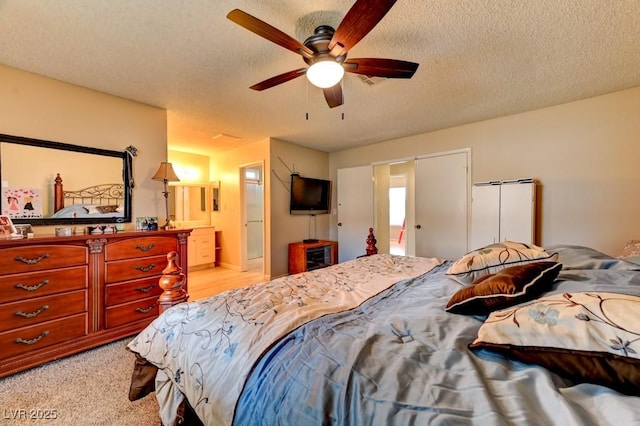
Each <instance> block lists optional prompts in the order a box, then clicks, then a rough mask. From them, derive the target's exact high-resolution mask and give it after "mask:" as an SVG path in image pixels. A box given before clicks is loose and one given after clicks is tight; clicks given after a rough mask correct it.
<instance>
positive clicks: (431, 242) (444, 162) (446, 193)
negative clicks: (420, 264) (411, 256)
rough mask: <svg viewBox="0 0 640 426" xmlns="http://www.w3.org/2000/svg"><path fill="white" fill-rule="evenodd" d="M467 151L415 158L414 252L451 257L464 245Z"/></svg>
mask: <svg viewBox="0 0 640 426" xmlns="http://www.w3.org/2000/svg"><path fill="white" fill-rule="evenodd" d="M468 155H469V153H468V151H463V152H454V153H447V154H442V155H437V156H432V157H424V158H419V159H417V160H416V167H415V224H414V227H415V254H416V256H423V257H439V258H443V259H455V258H458V257H460V256H462V255H463V254H465V253H466V252H467V247H468V223H469V219H468V198H469V195H468V188H469V178H468V173H469V172H468Z"/></svg>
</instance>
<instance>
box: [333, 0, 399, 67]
mask: <svg viewBox="0 0 640 426" xmlns="http://www.w3.org/2000/svg"><path fill="white" fill-rule="evenodd" d="M395 2H396V0H357V1H356V2H355V4H354V5H353V6H351V9H349V11H348V12H347V14H346V15H345V17H344V19H343V20H342V22H341V23H340V25H338V28H337V29H336V32H335V34H334V35H333V38H332V39H331V41H330V42H329V46H328V48H329V50H330V51H331V55H333V56H334V57H338V56H342V55H345V54H346V53H347V52H348V51H349V50H351V48H352V47H353V46H355V45H356V43H358V42H359V41H360V40H362V38H363V37H364V36H366V35H367V34H368V33H369V31H371V30H372V29H373V28H374V27H375V26H376V25H377V24H378V22H380V20H381V19H382V18H383V17H384V15H386V14H387V12H388V11H389V9H391V7H392V6H393V5H394V4H395Z"/></svg>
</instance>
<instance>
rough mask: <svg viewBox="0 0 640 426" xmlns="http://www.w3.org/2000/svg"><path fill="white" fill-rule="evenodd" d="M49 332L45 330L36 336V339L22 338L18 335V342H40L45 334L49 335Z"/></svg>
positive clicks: (32, 343)
mask: <svg viewBox="0 0 640 426" xmlns="http://www.w3.org/2000/svg"><path fill="white" fill-rule="evenodd" d="M48 334H49V332H48V331H43V332H42V334H41V335H39V336H38V337H36V338H35V339H26V340H25V339H22V338H20V337H18V338H17V339H16V343H24V344H25V345H34V344H36V343H38V342H39V341H40V340H41V339H42V338H43V337H44V336H46V335H48Z"/></svg>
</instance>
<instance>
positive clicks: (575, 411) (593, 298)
mask: <svg viewBox="0 0 640 426" xmlns="http://www.w3.org/2000/svg"><path fill="white" fill-rule="evenodd" d="M498 246H499V247H497V248H495V250H494V248H491V249H488V250H485V251H483V252H482V253H481V256H485V255H486V253H488V252H491V251H496V252H498V253H499V256H498V258H499V260H500V262H501V263H502V264H503V267H504V268H503V269H502V270H500V268H495V267H494V268H493V269H491V272H490V273H487V274H486V275H485V276H484V278H482V277H480V278H478V277H476V276H474V277H473V284H468V283H461V282H459V280H457V279H454V278H455V277H454V276H453V274H454V272H452V271H453V270H454V269H455V267H456V264H458V265H462V264H465V265H466V266H469V265H472V263H473V262H476V264H477V259H475V260H474V261H473V262H472V261H469V260H468V259H466V258H465V259H460V260H459V262H456V263H454V262H443V263H441V262H439V261H437V260H435V259H420V258H413V257H398V256H390V255H377V256H371V257H367V258H362V259H357V260H354V261H351V262H347V263H345V264H341V265H336V266H335V267H331V268H327V269H324V270H319V271H313V272H310V273H305V274H300V275H295V276H291V277H286V278H284V279H280V280H274V281H272V282H270V283H267V284H263V285H261V286H257V287H253V288H248V289H243V290H232V291H230V292H227V293H224V294H222V295H220V296H217V297H215V298H210V299H204V300H202V301H198V302H193V303H188V304H182V305H178V306H176V307H174V308H172V309H170V310H169V311H167V312H166V313H165V314H163V315H162V316H161V317H160V318H158V319H157V320H156V321H154V323H152V324H151V325H150V326H149V327H148V328H147V329H146V330H144V331H143V332H142V333H141V334H140V335H138V336H137V337H136V338H135V339H134V340H133V341H132V342H131V343H130V345H129V348H130V349H131V350H132V351H134V352H136V353H138V354H139V355H140V356H142V357H143V358H144V359H146V360H147V361H149V362H150V363H152V364H154V365H155V366H157V367H158V374H157V377H156V392H157V397H158V399H159V401H160V405H161V417H162V419H163V422H164V423H165V424H171V423H172V422H174V421H175V420H176V413H180V408H179V407H180V404H181V403H182V404H184V403H187V404H188V406H190V407H192V408H193V410H194V412H195V413H196V415H197V417H198V419H196V421H197V422H200V423H202V424H206V425H218V424H220V425H222V424H237V425H256V424H260V425H274V424H283V425H289V424H292V425H293V424H295V425H307V424H318V425H320V424H336V425H364V424H367V425H377V424H388V425H406V424H456V425H458V424H463V425H465V424H469V425H471V424H474V425H475V424H477V425H518V424H562V425H585V424H638V423H640V409H639V408H638V407H640V397H639V395H640V391H639V389H640V373H639V371H640V356H639V354H640V314H638V312H640V272H639V270H640V266H638V265H636V264H633V263H630V262H625V261H623V260H619V259H615V258H612V257H610V256H607V255H604V254H602V253H599V252H597V251H595V250H592V249H589V248H586V247H579V246H557V247H551V248H547V250H546V252H545V253H548V254H549V255H550V256H548V257H545V258H544V259H543V261H539V259H528V258H527V259H524V260H526V262H525V261H523V253H524V251H522V250H513V251H510V250H512V248H511V247H507V248H505V247H502V246H500V245H498ZM514 253H515V254H514ZM475 256H478V253H475ZM524 257H525V258H526V256H524ZM559 265H560V266H559ZM505 271H506V272H505ZM483 281H484V284H483V283H482V282H483ZM505 283H506V284H505ZM505 286H506V287H505ZM509 286H511V287H509ZM488 288H489V289H490V291H489V290H487V289H488ZM505 288H506V290H505ZM514 288H515V291H512V290H513V289H514ZM469 289H472V291H471V292H470V291H469ZM461 295H462V296H461ZM335 302H337V303H335ZM330 305H331V307H330ZM334 305H335V306H334ZM305 308H308V311H309V313H305V314H301V315H299V311H300V310H301V309H302V311H304V310H305Z"/></svg>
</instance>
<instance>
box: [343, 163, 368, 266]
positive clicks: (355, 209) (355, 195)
mask: <svg viewBox="0 0 640 426" xmlns="http://www.w3.org/2000/svg"><path fill="white" fill-rule="evenodd" d="M372 174H373V169H372V167H371V166H360V167H349V168H346V169H338V181H337V186H338V192H337V194H338V195H337V200H338V262H345V261H347V260H351V259H355V258H356V257H358V256H362V255H363V254H366V248H367V235H369V228H372V227H373V180H372V176H373V175H372Z"/></svg>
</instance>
